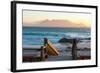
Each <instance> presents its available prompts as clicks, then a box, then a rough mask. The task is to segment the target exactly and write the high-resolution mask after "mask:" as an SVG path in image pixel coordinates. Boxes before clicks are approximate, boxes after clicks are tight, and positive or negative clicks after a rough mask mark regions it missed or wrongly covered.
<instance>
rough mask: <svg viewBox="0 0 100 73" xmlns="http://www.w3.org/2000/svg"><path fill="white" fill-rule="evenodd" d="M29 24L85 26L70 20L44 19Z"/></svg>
mask: <svg viewBox="0 0 100 73" xmlns="http://www.w3.org/2000/svg"><path fill="white" fill-rule="evenodd" d="M28 26H37V27H74V28H75V27H85V26H84V24H82V23H79V24H76V23H74V22H71V21H69V20H58V19H57V20H56V19H55V20H43V21H38V22H35V23H34V24H30V25H28Z"/></svg>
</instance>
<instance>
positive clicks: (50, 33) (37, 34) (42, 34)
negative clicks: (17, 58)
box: [22, 27, 91, 46]
mask: <svg viewBox="0 0 100 73" xmlns="http://www.w3.org/2000/svg"><path fill="white" fill-rule="evenodd" d="M22 29H23V32H22V40H23V41H22V43H23V46H24V45H43V44H44V38H48V39H49V40H50V41H51V42H52V43H53V44H56V43H58V41H59V40H60V39H61V38H90V37H91V30H90V29H89V28H54V27H53V28H50V27H23V28H22Z"/></svg>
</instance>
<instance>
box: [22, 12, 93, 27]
mask: <svg viewBox="0 0 100 73" xmlns="http://www.w3.org/2000/svg"><path fill="white" fill-rule="evenodd" d="M23 26H39V27H43V26H44V27H90V26H91V14H85V13H68V12H66V13H65V12H49V11H48V12H47V11H46V12H45V11H23Z"/></svg>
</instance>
